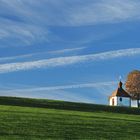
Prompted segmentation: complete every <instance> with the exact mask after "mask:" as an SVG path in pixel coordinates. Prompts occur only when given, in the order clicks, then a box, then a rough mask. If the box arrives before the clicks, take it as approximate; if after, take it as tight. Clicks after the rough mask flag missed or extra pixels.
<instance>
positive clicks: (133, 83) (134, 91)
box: [125, 70, 140, 107]
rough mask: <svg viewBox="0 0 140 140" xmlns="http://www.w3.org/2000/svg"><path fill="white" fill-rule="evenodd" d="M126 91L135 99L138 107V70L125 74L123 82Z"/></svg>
mask: <svg viewBox="0 0 140 140" xmlns="http://www.w3.org/2000/svg"><path fill="white" fill-rule="evenodd" d="M125 86H126V90H127V92H128V93H129V94H130V95H131V97H132V100H137V105H138V107H139V106H140V104H139V100H140V71H138V70H134V71H132V72H130V73H129V74H128V76H127V80H126V83H125Z"/></svg>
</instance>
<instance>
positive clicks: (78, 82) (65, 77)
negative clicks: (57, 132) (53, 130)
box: [0, 0, 140, 104]
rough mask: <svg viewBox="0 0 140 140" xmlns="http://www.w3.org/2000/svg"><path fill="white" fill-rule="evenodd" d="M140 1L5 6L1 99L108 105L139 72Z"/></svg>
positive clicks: (0, 2) (15, 1) (44, 0)
mask: <svg viewBox="0 0 140 140" xmlns="http://www.w3.org/2000/svg"><path fill="white" fill-rule="evenodd" d="M139 7H140V1H139V0H116V1H114V0H86V1H81V0H40V1H38V0H0V27H1V28H0V95H2V96H19V97H33V98H48V99H58V100H66V101H76V102H88V103H97V104H108V96H109V95H110V94H111V93H112V91H113V90H115V89H116V88H117V83H118V81H119V76H120V75H121V76H122V80H123V81H125V80H126V76H127V74H128V73H129V72H130V71H132V70H134V69H138V70H139V69H140V63H139V60H140V8H139Z"/></svg>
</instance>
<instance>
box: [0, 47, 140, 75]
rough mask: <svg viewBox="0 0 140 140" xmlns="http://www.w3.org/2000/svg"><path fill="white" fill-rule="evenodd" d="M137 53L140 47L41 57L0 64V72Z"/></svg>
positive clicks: (106, 58) (55, 65) (63, 64)
mask: <svg viewBox="0 0 140 140" xmlns="http://www.w3.org/2000/svg"><path fill="white" fill-rule="evenodd" d="M138 54H140V48H131V49H123V50H116V51H108V52H103V53H97V54H88V55H77V56H68V57H57V58H51V59H42V60H37V61H29V62H17V63H7V64H0V73H8V72H14V71H21V70H30V69H36V68H50V67H57V66H66V65H71V64H76V63H83V62H89V61H101V60H108V59H114V58H119V57H124V56H125V57H129V56H134V55H138Z"/></svg>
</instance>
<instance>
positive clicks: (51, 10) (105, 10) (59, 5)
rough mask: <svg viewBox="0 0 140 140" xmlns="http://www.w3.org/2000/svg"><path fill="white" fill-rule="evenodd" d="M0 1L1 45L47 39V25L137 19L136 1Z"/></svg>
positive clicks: (31, 42) (75, 24)
mask: <svg viewBox="0 0 140 140" xmlns="http://www.w3.org/2000/svg"><path fill="white" fill-rule="evenodd" d="M0 3H1V4H0V27H1V29H0V39H2V40H3V42H4V43H3V44H2V43H1V47H2V46H5V45H6V46H16V45H17V46H19V45H24V46H25V45H26V46H27V45H31V44H33V43H35V42H42V41H48V40H49V37H48V34H49V31H48V26H87V25H95V24H101V23H117V22H124V21H128V20H130V21H131V20H135V19H139V18H140V10H139V7H140V1H139V0H133V1H132V0H116V1H112V0H97V1H93V0H87V1H80V0H71V1H69V0H59V1H58V0H51V1H49V0H41V1H37V0H36V1H35V0H12V1H10V0H0ZM7 40H9V41H8V42H7Z"/></svg>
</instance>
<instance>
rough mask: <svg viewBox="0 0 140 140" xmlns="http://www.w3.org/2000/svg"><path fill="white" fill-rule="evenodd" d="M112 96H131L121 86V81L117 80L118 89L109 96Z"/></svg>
mask: <svg viewBox="0 0 140 140" xmlns="http://www.w3.org/2000/svg"><path fill="white" fill-rule="evenodd" d="M114 96H117V97H131V96H130V95H129V94H128V93H127V92H126V91H125V90H124V89H123V88H122V82H121V81H120V82H119V86H118V89H117V90H115V91H114V92H113V93H112V95H111V96H110V97H109V98H111V97H114Z"/></svg>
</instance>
